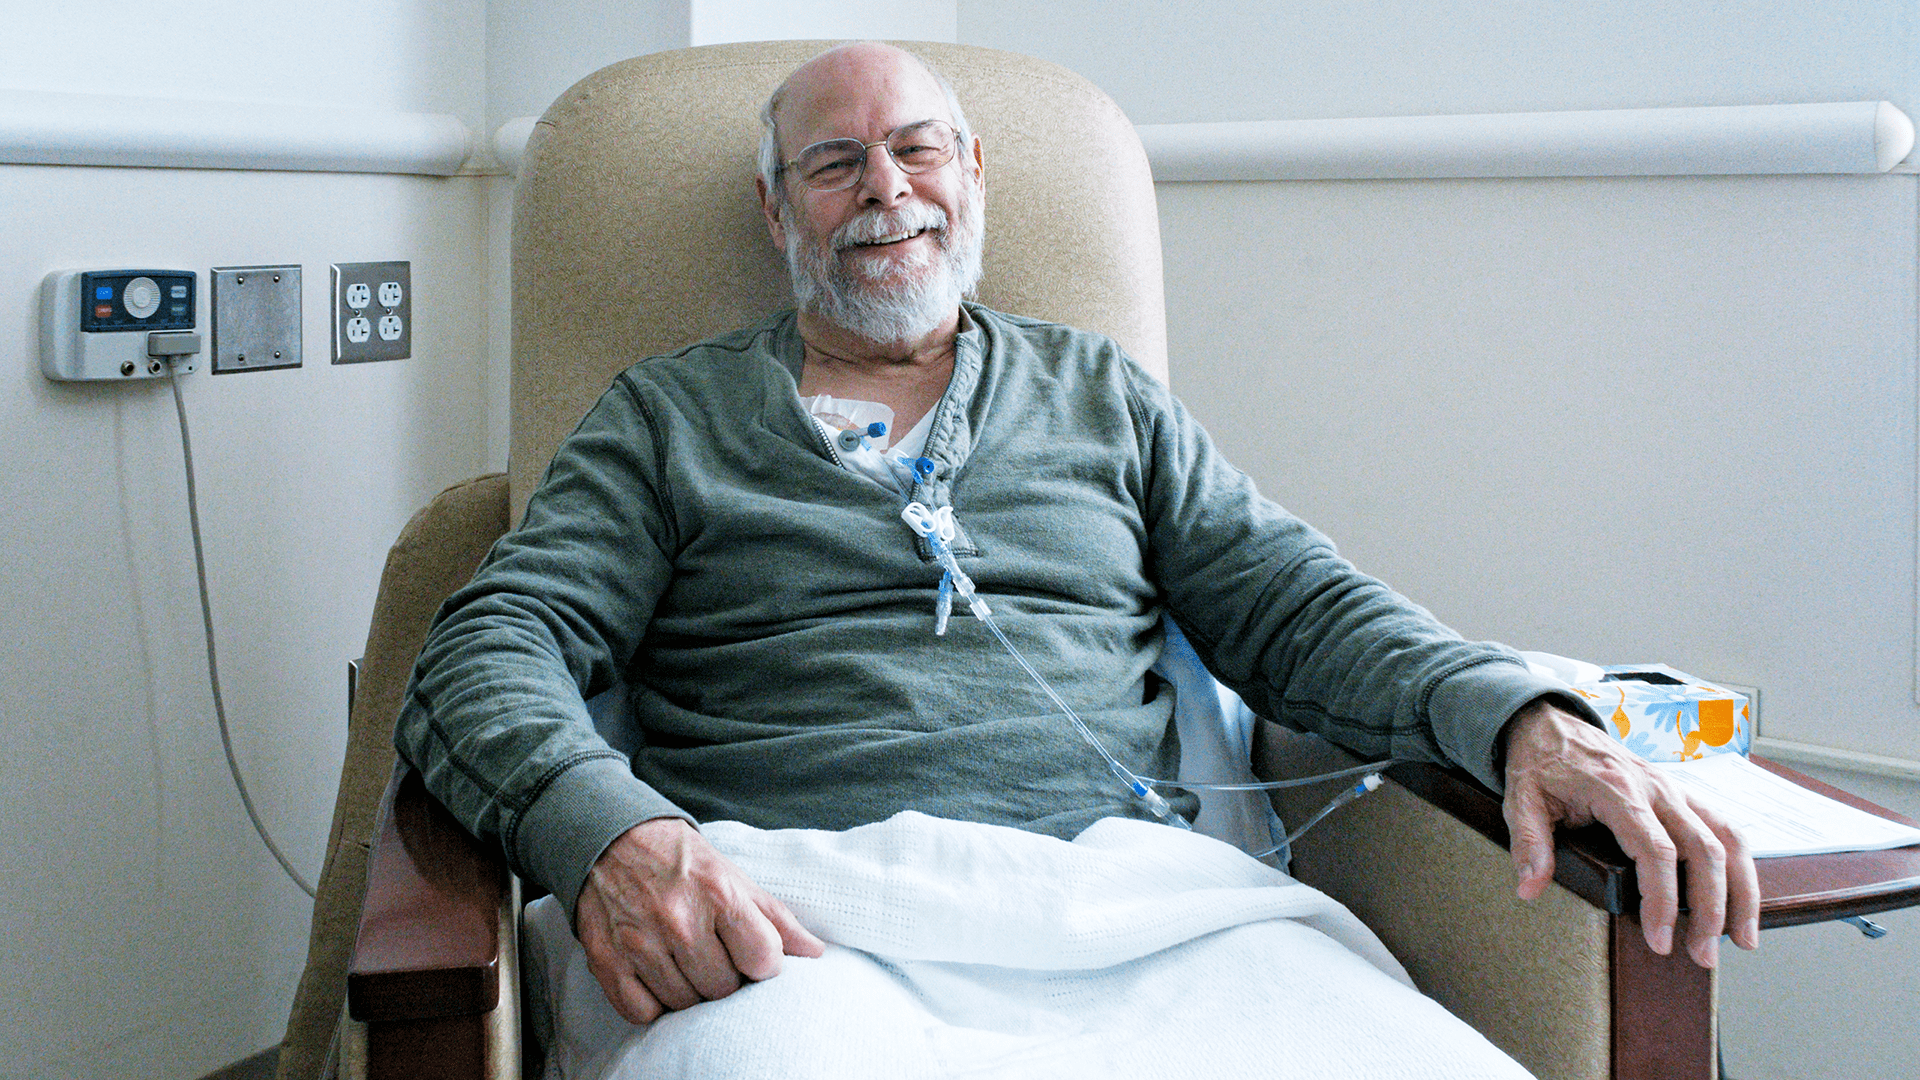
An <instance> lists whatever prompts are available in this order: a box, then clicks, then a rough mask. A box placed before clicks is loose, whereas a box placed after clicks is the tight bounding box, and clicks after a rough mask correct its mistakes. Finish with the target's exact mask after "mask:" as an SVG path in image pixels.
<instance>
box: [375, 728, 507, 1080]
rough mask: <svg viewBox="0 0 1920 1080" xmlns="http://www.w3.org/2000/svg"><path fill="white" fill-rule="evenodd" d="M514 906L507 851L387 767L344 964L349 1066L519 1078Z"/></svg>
mask: <svg viewBox="0 0 1920 1080" xmlns="http://www.w3.org/2000/svg"><path fill="white" fill-rule="evenodd" d="M518 906H519V898H518V889H517V888H516V882H515V881H514V879H513V877H512V875H511V874H509V873H508V871H507V867H506V862H505V860H504V859H502V858H501V856H500V855H499V854H498V853H497V852H494V851H492V850H490V849H489V848H487V847H486V845H484V844H482V843H480V842H479V841H478V840H475V839H474V838H473V837H472V836H471V835H470V834H469V833H468V832H467V831H466V829H464V828H463V827H461V825H460V823H459V822H458V821H456V820H454V818H453V815H451V814H449V813H448V812H447V810H446V809H445V808H444V807H442V806H441V805H440V803H439V802H438V801H437V800H435V799H434V798H433V796H432V795H430V794H428V793H427V790H426V787H425V786H424V785H423V784H422V783H421V780H420V775H419V774H418V773H416V772H414V771H413V770H411V769H408V768H405V767H404V766H402V767H400V768H396V769H395V770H394V775H393V779H392V781H391V782H389V783H388V785H387V790H386V793H385V795H384V796H382V800H381V811H380V825H379V828H378V831H377V832H376V833H375V834H374V843H373V849H372V852H371V854H370V856H369V858H368V864H367V891H366V901H365V904H364V906H363V907H362V909H361V915H360V929H359V935H358V937H357V939H356V941H355V943H354V948H353V958H352V961H351V963H350V965H349V967H348V971H347V1012H348V1015H349V1016H350V1017H351V1018H352V1019H353V1020H355V1021H359V1022H360V1023H361V1024H364V1025H365V1027H364V1032H365V1034H364V1045H363V1047H362V1048H357V1049H356V1052H353V1053H350V1054H349V1055H348V1057H349V1058H350V1059H355V1060H354V1063H355V1064H357V1065H358V1067H357V1068H352V1069H349V1070H348V1071H349V1072H351V1073H352V1074H354V1075H364V1076H366V1077H368V1078H369V1080H382V1078H385V1077H408V1078H429V1077H431V1078H440V1077H445V1078H449V1080H451V1078H455V1077H458V1078H462V1080H467V1078H473V1080H480V1078H487V1077H518V1076H519V1073H520V1047H519V1044H518V1039H519V1034H520V1030H519V1028H520V1024H519V986H518V979H517V973H516V970H515V969H516V965H517V961H518V957H517V955H516V954H517V941H518V929H519V927H518V918H517V911H518Z"/></svg>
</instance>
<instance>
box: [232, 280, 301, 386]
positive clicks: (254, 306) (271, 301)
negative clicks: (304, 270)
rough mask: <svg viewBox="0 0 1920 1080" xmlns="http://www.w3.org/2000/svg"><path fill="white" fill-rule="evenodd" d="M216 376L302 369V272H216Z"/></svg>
mask: <svg viewBox="0 0 1920 1080" xmlns="http://www.w3.org/2000/svg"><path fill="white" fill-rule="evenodd" d="M211 276H212V278H213V302H212V305H211V306H212V314H213V320H212V321H213V373H214V374H215V375H231V374H233V373H234V372H236V371H272V370H274V369H275V368H294V367H299V366H300V268H299V267H298V266H291V265H288V266H216V267H214V268H213V273H212V275H211Z"/></svg>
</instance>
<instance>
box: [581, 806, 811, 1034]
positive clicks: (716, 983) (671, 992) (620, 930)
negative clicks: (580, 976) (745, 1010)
mask: <svg viewBox="0 0 1920 1080" xmlns="http://www.w3.org/2000/svg"><path fill="white" fill-rule="evenodd" d="M575 914H576V919H575V922H576V925H577V926H578V927H579V933H580V944H581V945H583V946H585V947H586V951H587V967H588V969H589V970H591V971H592V972H593V976H594V978H596V979H598V980H599V981H600V989H601V990H602V991H604V992H605V993H606V995H607V1000H608V1001H609V1002H611V1003H612V1005H613V1007H614V1010H615V1011H616V1012H618V1013H619V1014H620V1015H621V1016H623V1017H625V1018H626V1019H627V1020H628V1021H629V1022H630V1023H635V1024H645V1023H650V1022H652V1021H653V1020H654V1019H655V1018H657V1017H659V1016H660V1014H661V1013H663V1012H669V1011H672V1010H676V1009H684V1008H687V1007H689V1006H691V1005H696V1004H698V1003H700V1002H702V1001H713V1000H716V999H719V998H723V997H726V996H727V995H728V994H731V993H733V992H734V991H735V990H738V989H739V988H740V986H741V983H742V980H754V981H758V980H761V979H771V978H773V977H774V976H775V975H778V974H779V973H780V957H781V956H782V955H787V956H819V955H821V954H822V953H823V952H825V950H826V946H825V945H823V944H822V943H821V941H820V939H819V938H816V937H814V936H813V935H812V934H810V933H808V932H807V929H806V928H805V927H803V926H801V925H800V923H799V921H798V920H796V919H795V918H794V917H793V914H792V913H791V912H789V911H788V910H787V908H786V905H784V904H782V903H781V902H780V901H778V900H776V899H774V898H773V897H772V896H769V895H768V894H767V893H766V892H765V891H764V890H762V889H761V888H760V886H758V885H756V884H754V883H753V881H752V880H751V879H750V878H748V877H747V875H746V874H744V873H742V872H741V871H740V868H739V867H737V866H735V865H733V864H732V863H731V862H728V861H727V859H726V857H725V856H723V855H721V854H720V853H719V852H718V851H715V850H714V849H713V845H711V844H709V843H707V840H706V838H705V837H703V836H701V835H700V832H699V830H697V829H695V828H694V827H693V826H691V825H689V824H687V823H686V822H685V821H683V820H682V819H680V818H655V819H653V820H651V821H644V822H641V823H640V824H638V825H635V826H634V827H633V828H631V829H628V830H627V831H626V832H624V833H622V834H621V835H620V838H619V839H618V840H615V841H614V842H613V843H612V844H610V845H608V846H607V850H606V851H605V852H604V853H602V854H601V856H600V858H599V860H598V861H597V862H595V863H594V865H593V870H592V871H591V872H590V873H588V875H587V883H586V885H585V886H584V887H582V888H581V890H580V900H579V904H578V907H577V908H576V909H575Z"/></svg>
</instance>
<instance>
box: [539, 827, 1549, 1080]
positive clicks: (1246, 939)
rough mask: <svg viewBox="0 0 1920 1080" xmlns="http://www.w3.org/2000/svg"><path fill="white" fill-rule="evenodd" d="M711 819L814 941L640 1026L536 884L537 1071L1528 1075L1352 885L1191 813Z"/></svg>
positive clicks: (576, 1074) (1456, 1079)
mask: <svg viewBox="0 0 1920 1080" xmlns="http://www.w3.org/2000/svg"><path fill="white" fill-rule="evenodd" d="M702 832H704V833H705V834H706V836H707V838H708V839H709V840H711V841H712V842H713V843H714V845H715V846H716V847H717V848H719V849H720V850H721V851H722V852H724V853H725V854H726V855H727V856H728V857H729V858H731V859H732V860H733V861H734V862H736V863H737V864H739V866H740V867H741V868H742V869H743V870H744V871H745V872H746V873H747V874H748V876H750V877H752V878H753V879H754V880H756V881H758V882H759V883H760V884H761V885H762V886H764V887H765V888H766V889H767V891H769V892H771V893H772V894H773V895H775V896H777V897H779V898H780V899H781V900H782V901H784V902H785V903H786V904H787V906H788V907H789V908H791V909H792V910H793V912H794V914H795V915H796V916H798V917H799V919H800V921H801V922H803V923H805V924H806V925H807V927H808V928H809V929H811V930H813V932H814V933H816V934H818V935H819V936H820V937H821V938H823V939H824V940H826V941H828V942H830V943H831V944H830V946H829V948H828V950H827V954H826V955H825V956H824V957H822V958H820V959H817V960H812V959H805V958H799V957H787V958H786V960H785V965H784V968H783V970H782V973H781V974H780V975H779V976H777V977H775V978H773V979H770V980H767V981H766V982H762V983H756V984H752V985H749V986H746V987H744V988H742V989H741V990H740V991H738V992H737V993H735V994H733V995H732V996H730V997H728V998H725V999H723V1000H720V1001H714V1002H706V1003H704V1004H701V1005H697V1006H695V1007H693V1008H691V1009H688V1010H685V1011H683V1012H678V1013H670V1014H668V1015H667V1016H664V1017H662V1018H661V1019H660V1020H658V1021H656V1022H654V1023H653V1024H651V1025H647V1026H644V1027H635V1026H633V1025H631V1024H628V1023H626V1022H625V1021H623V1020H621V1019H620V1018H619V1017H618V1016H617V1015H616V1014H615V1013H614V1012H613V1010H612V1008H611V1007H610V1006H609V1005H608V1004H607V1003H606V1000H605V998H604V997H603V996H602V995H601V993H600V989H599V986H598V984H597V983H596V982H595V981H594V979H593V976H592V974H591V973H589V972H588V970H587V965H586V958H585V954H584V953H583V952H582V950H581V948H580V946H579V944H578V943H577V942H576V941H575V940H574V939H573V936H572V935H571V933H570V932H569V931H568V928H567V920H566V914H565V912H563V911H561V910H560V908H559V905H558V904H556V903H554V902H553V900H552V898H551V897H549V898H547V899H544V900H541V901H539V902H537V903H536V904H534V905H533V906H532V907H530V908H529V910H528V916H527V918H528V931H527V939H528V945H529V956H528V960H527V963H528V965H529V966H538V967H539V968H540V969H541V970H542V972H543V973H544V974H545V976H546V979H545V981H546V994H547V997H548V999H549V1000H548V1002H547V1004H548V1006H549V1007H550V1008H551V1010H552V1017H553V1027H554V1039H553V1044H552V1046H551V1047H550V1049H549V1073H548V1075H549V1076H555V1077H563V1078H565V1080H602V1078H619V1080H642V1078H646V1080H654V1078H681V1077H685V1078H689V1080H691V1078H710V1077H729V1078H735V1077H740V1078H745V1077H768V1078H772V1077H779V1078H782V1080H810V1078H816V1077H817V1078H820V1080H827V1078H833V1080H844V1078H849V1077H903V1078H905V1077H912V1078H921V1077H962V1076H981V1077H1035V1078H1039V1077H1047V1078H1055V1077H1088V1078H1093V1077H1099V1078H1102V1080H1110V1078H1112V1077H1114V1076H1116V1075H1131V1074H1145V1075H1151V1076H1154V1077H1195V1078H1202V1077H1204V1078H1207V1080H1215V1078H1221V1077H1316V1078H1324V1077H1356V1078H1357V1077H1369V1078H1402V1077H1404V1078H1412V1077H1433V1078H1441V1077H1445V1078H1449V1080H1461V1078H1476V1077H1489V1078H1492V1077H1499V1078H1524V1077H1526V1076H1527V1073H1526V1072H1525V1071H1524V1070H1523V1069H1521V1068H1520V1066H1518V1065H1517V1064H1515V1063H1514V1062H1513V1061H1512V1060H1511V1059H1509V1058H1507V1057H1506V1056H1505V1055H1503V1054H1501V1053H1500V1051H1499V1050H1497V1049H1495V1048H1494V1047H1493V1046H1492V1045H1491V1044H1489V1043H1488V1042H1486V1040H1485V1039H1483V1038H1482V1037H1481V1036H1480V1035H1479V1034H1478V1033H1476V1032H1474V1031H1473V1030H1472V1029H1471V1028H1468V1027H1467V1026H1466V1025H1465V1024H1463V1023H1461V1022H1460V1021H1458V1020H1456V1019H1454V1018H1453V1016H1451V1015H1450V1014H1449V1013H1447V1012H1446V1010H1444V1009H1442V1008H1441V1007H1440V1006H1439V1005H1438V1004H1436V1003H1434V1002H1433V1001H1431V1000H1430V999H1428V998H1425V997H1422V996H1421V995H1420V994H1419V993H1418V992H1416V991H1415V990H1413V989H1412V987H1411V984H1410V983H1409V982H1408V980H1407V977H1406V973H1405V972H1404V971H1403V970H1402V969H1401V967H1400V965H1399V964H1398V963H1397V962H1396V961H1395V960H1394V959H1393V957H1392V956H1391V955H1390V954H1389V953H1388V952H1387V950H1386V948H1385V947H1384V946H1382V945H1381V944H1380V942H1379V940H1378V939H1377V938H1375V937H1374V935H1373V934H1372V932H1371V931H1369V930H1367V928H1366V927H1365V926H1364V925H1362V924H1361V923H1360V921H1359V920H1358V919H1356V918H1354V916H1353V915H1352V913H1351V912H1349V911H1347V909H1346V908H1344V907H1342V906H1341V905H1340V904H1338V903H1336V902H1334V901H1333V900H1332V899H1330V898H1328V897H1327V896H1326V895H1325V894H1323V893H1321V892H1319V891H1318V890H1316V889H1313V888H1310V887H1308V886H1306V885H1302V884H1300V883H1298V882H1296V881H1294V880H1292V879H1291V878H1289V877H1287V876H1286V875H1285V874H1282V873H1280V872H1279V871H1277V870H1274V869H1271V868H1269V867H1267V866H1263V865H1261V864H1260V863H1258V862H1255V861H1254V860H1253V859H1250V858H1248V857H1247V856H1246V855H1244V854H1242V853H1241V852H1240V851H1238V850H1236V849H1234V848H1232V847H1230V846H1229V845H1227V844H1224V843H1221V842H1219V841H1216V840H1212V839H1209V838H1207V837H1205V836H1200V835H1197V834H1193V833H1185V832H1180V831H1177V830H1174V829H1169V828H1166V827H1165V826H1161V825H1156V824H1151V823H1147V822H1141V821H1131V820H1125V819H1119V818H1110V819H1107V820H1103V821H1100V822H1098V823H1096V824H1095V825H1093V826H1092V827H1091V828H1089V829H1087V830H1086V831H1085V832H1083V833H1081V834H1080V836H1079V837H1077V838H1076V839H1074V840H1073V841H1072V842H1071V843H1069V842H1067V841H1063V840H1056V839H1053V838H1051V837H1046V836H1040V835H1036V834H1033V833H1029V832H1024V831H1022V830H1018V829H1009V828H1003V827H998V826H992V825H977V824H969V823H964V822H954V821H946V820H943V819H939V818H931V817H927V816H925V815H923V814H917V813H911V812H909V813H902V814H898V815H896V816H894V817H892V818H890V819H888V820H887V821H884V822H880V823H877V824H874V825H868V826H864V827H861V828H857V829H852V830H848V831H846V832H839V833H835V832H822V831H816V830H801V829H792V830H778V831H763V830H759V829H753V828H750V827H748V826H745V825H740V824H738V823H734V822H722V823H717V824H710V825H706V826H703V827H702ZM533 1004H534V1007H535V1008H539V1007H540V1004H541V1003H539V1002H535V1003H533Z"/></svg>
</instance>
